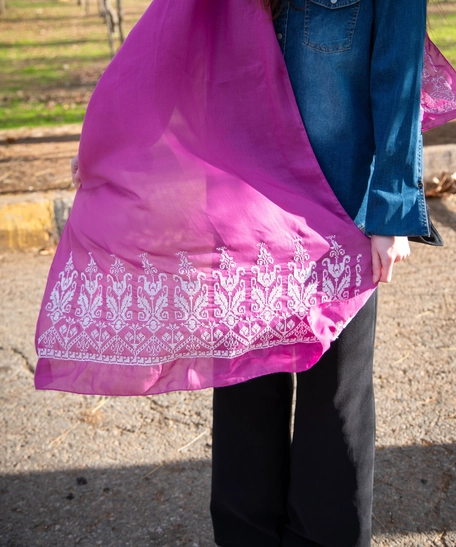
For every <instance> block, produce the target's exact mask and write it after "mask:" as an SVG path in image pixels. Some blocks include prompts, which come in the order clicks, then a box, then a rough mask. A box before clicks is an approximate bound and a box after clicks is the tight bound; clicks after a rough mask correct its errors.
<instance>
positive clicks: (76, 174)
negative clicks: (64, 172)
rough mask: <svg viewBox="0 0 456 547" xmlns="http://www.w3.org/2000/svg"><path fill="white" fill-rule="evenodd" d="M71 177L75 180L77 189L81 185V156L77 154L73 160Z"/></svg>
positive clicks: (74, 183)
mask: <svg viewBox="0 0 456 547" xmlns="http://www.w3.org/2000/svg"><path fill="white" fill-rule="evenodd" d="M71 178H72V180H73V186H74V187H75V188H76V190H77V189H78V188H79V187H80V186H81V179H80V177H79V158H78V156H77V155H76V156H75V157H74V158H73V159H72V160H71Z"/></svg>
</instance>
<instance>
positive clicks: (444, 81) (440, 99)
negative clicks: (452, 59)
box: [421, 36, 456, 131]
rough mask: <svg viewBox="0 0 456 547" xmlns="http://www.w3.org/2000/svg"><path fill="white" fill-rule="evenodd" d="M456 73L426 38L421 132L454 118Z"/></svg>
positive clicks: (455, 115) (455, 112)
mask: <svg viewBox="0 0 456 547" xmlns="http://www.w3.org/2000/svg"><path fill="white" fill-rule="evenodd" d="M455 93H456V72H455V70H454V68H453V67H452V66H451V65H450V63H449V62H448V61H447V60H446V59H445V57H444V56H443V55H442V53H441V52H440V51H439V50H438V49H437V47H436V45H435V44H433V43H432V42H431V40H430V39H429V36H426V42H425V49H424V68H423V79H422V88H421V108H422V112H423V123H422V128H423V131H427V130H428V129H432V128H433V127H437V126H438V125H442V124H443V123H446V122H448V121H450V120H453V119H454V118H456V96H455Z"/></svg>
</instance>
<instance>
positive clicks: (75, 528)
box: [0, 444, 456, 547]
mask: <svg viewBox="0 0 456 547" xmlns="http://www.w3.org/2000/svg"><path fill="white" fill-rule="evenodd" d="M455 464H456V445H455V444H450V445H431V446H407V447H390V448H382V449H378V451H377V464H376V477H375V503H374V515H375V517H374V523H373V524H374V534H383V533H412V532H428V531H431V530H446V531H447V532H448V531H454V530H456V514H455V512H454V507H455V506H456V481H455V478H456V477H455V474H456V468H455ZM0 481H1V482H0V494H1V499H2V508H1V510H0V525H1V531H0V544H1V545H3V546H5V547H19V546H23V545H34V546H47V547H52V546H58V545H68V546H72V545H85V546H89V545H90V546H93V545H103V546H107V545H109V546H128V545H132V546H135V547H142V546H146V545H147V546H155V547H177V546H189V547H208V546H213V542H212V528H211V523H210V517H209V509H208V506H209V493H210V462H209V461H207V460H204V461H199V460H194V461H191V460H187V461H180V462H176V463H167V464H165V465H163V466H160V467H158V466H155V467H151V468H148V467H141V466H136V467H126V468H115V467H114V468H101V469H94V468H91V469H90V468H89V469H75V470H67V471H56V472H46V473H29V474H26V473H24V474H20V475H3V476H2V477H1V479H0Z"/></svg>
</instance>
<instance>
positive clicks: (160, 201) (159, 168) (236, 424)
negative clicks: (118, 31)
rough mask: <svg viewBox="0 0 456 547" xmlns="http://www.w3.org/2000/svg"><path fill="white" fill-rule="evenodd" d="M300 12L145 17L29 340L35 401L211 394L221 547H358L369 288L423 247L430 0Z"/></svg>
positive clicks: (176, 6)
mask: <svg viewBox="0 0 456 547" xmlns="http://www.w3.org/2000/svg"><path fill="white" fill-rule="evenodd" d="M296 7H297V8H298V9H295V8H294V7H292V6H291V5H290V4H289V3H288V2H285V3H284V5H283V8H282V10H281V12H280V15H279V17H278V18H277V19H276V20H275V25H276V29H275V31H274V28H273V25H272V20H271V17H270V13H269V12H268V11H266V10H264V9H263V8H262V7H260V6H259V5H258V3H257V1H256V0H219V1H218V2H211V1H207V0H154V2H153V3H152V4H151V6H150V7H149V9H148V10H147V11H146V13H145V14H144V16H143V17H142V18H141V20H140V21H139V22H138V24H137V26H136V27H135V29H134V30H133V31H132V32H131V33H130V35H129V37H128V39H127V40H126V42H125V43H124V45H123V46H122V48H121V50H120V51H119V53H118V54H117V55H116V57H115V58H114V60H113V62H112V63H111V64H110V66H109V67H108V68H107V69H106V71H105V73H104V74H103V77H102V78H101V80H100V82H99V83H98V85H97V88H96V90H95V91H94V94H93V96H92V99H91V101H90V104H89V107H88V110H87V114H86V118H85V121H84V127H83V132H82V135H81V143H80V150H79V159H76V160H74V162H73V165H72V169H73V175H74V179H75V182H76V185H80V188H79V190H78V192H77V194H76V197H75V201H74V206H73V209H72V212H71V215H70V218H69V220H68V223H67V225H66V227H65V230H64V233H63V234H62V238H61V241H60V243H59V247H58V249H57V252H56V256H55V259H54V262H53V265H52V268H51V271H50V274H49V280H48V284H47V287H46V291H45V296H44V300H43V306H42V309H41V313H40V318H39V320H38V325H37V337H36V345H37V351H38V354H39V361H38V365H37V369H36V375H35V385H36V387H37V388H38V389H56V390H63V391H72V392H77V393H87V394H105V395H151V394H154V393H162V392H166V391H173V390H179V389H202V388H205V387H216V388H217V389H216V390H215V394H214V441H213V446H214V479H213V488H212V504H211V509H212V516H213V521H214V528H215V536H216V541H217V543H218V544H219V545H221V546H224V547H231V546H248V547H254V546H261V547H269V546H271V547H272V546H282V547H287V546H293V545H325V546H333V545H334V546H337V545H340V546H343V547H348V546H351V545H358V546H365V545H368V543H369V538H370V512H371V500H372V462H373V450H374V411H373V396H372V371H371V367H372V351H373V338H374V328H375V307H376V302H375V286H376V282H377V281H385V282H387V281H389V280H391V272H392V266H393V264H394V262H395V261H397V260H400V259H402V258H404V257H406V256H407V255H408V253H409V249H408V243H407V240H406V236H408V235H412V236H420V235H426V234H427V233H428V220H427V217H426V211H425V209H424V194H423V185H422V182H421V179H420V177H421V148H420V146H421V142H420V127H419V126H420V123H419V90H420V74H421V68H422V51H423V40H424V30H425V3H424V0H419V5H418V6H414V7H413V9H411V8H410V7H409V6H408V4H407V3H406V0H382V1H380V0H306V1H305V2H304V0H300V2H299V3H297V4H296ZM301 8H303V9H301ZM333 18H334V19H333ZM410 22H412V23H413V26H411V27H410V28H412V29H413V32H407V29H408V28H409V27H408V26H407V24H409V23H410ZM387 23H388V24H387ZM390 23H391V24H390ZM406 23H407V24H406ZM326 31H328V32H329V36H327V35H325V32H326ZM277 40H278V43H279V44H280V47H279V45H278V44H277ZM281 49H282V51H281ZM282 53H283V56H284V57H285V62H286V63H287V65H288V73H287V67H286V66H285V63H284V60H283V56H282ZM439 77H440V76H439ZM290 79H291V84H292V85H293V87H294V93H293V89H292V87H291V85H290ZM431 80H432V78H431ZM432 81H433V80H432ZM431 83H432V82H431ZM431 87H432V86H431ZM438 89H439V93H440V92H441V90H442V86H441V85H439V86H438ZM296 103H297V104H296ZM438 106H439V105H438ZM453 106H454V105H453ZM298 108H299V110H298ZM453 110H454V108H453ZM436 111H438V112H440V110H438V109H437V110H436ZM302 120H304V123H305V125H306V128H307V131H308V133H309V136H310V139H311V141H312V146H313V150H312V148H311V146H310V144H309V139H308V137H307V134H306V130H305V129H304V126H303V123H302ZM315 155H316V156H317V158H316V157H315ZM374 156H375V164H374V161H373V160H374ZM317 159H318V161H317ZM78 161H79V163H78ZM319 163H320V164H321V167H322V168H323V171H324V173H325V175H326V177H327V178H328V180H329V183H330V186H328V182H327V181H326V180H325V176H324V174H323V173H322V170H321V168H320V165H319ZM81 182H82V184H81ZM331 187H332V189H333V190H331ZM334 194H336V195H337V197H338V198H339V201H338V200H337V199H336V196H335V195H334ZM341 204H342V206H343V207H342V206H341ZM344 208H345V210H344ZM347 212H348V214H347ZM353 220H355V222H356V224H357V225H358V227H357V226H356V224H355V223H354V222H353ZM359 228H361V229H359ZM362 231H365V232H366V233H367V234H368V235H369V236H370V239H369V238H368V237H366V235H364V234H363V233H362ZM371 295H372V296H371ZM364 304H365V305H364ZM359 310H360V311H359ZM357 311H359V313H356V312H357ZM350 320H351V322H350V323H349V324H348V326H346V325H347V323H348V322H349V321H350ZM344 327H346V328H345V329H344ZM341 332H342V334H341V335H340V337H339V339H338V340H337V341H336V342H335V343H333V344H332V345H331V346H330V342H331V341H334V340H335V339H337V337H338V335H339V334H340V333H341ZM322 355H323V357H322ZM317 361H319V362H318V364H317V365H316V366H315V367H313V368H311V367H312V366H313V365H314V364H315V363H316V362H317ZM308 369H311V370H308ZM303 371H307V372H303ZM272 372H277V373H279V374H271V373H272ZM292 372H298V373H299V374H298V396H297V409H296V413H295V433H294V438H293V444H292V446H291V448H290V431H289V423H290V413H291V394H292V383H291V376H290V374H289V373H292ZM252 378H257V379H254V380H251V379H252ZM247 380H251V381H247ZM233 384H239V385H238V386H236V385H234V387H222V386H233Z"/></svg>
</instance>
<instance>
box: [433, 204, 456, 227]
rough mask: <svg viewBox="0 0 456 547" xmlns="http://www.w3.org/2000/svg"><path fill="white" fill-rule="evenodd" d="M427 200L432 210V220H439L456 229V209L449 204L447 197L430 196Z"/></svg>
mask: <svg viewBox="0 0 456 547" xmlns="http://www.w3.org/2000/svg"><path fill="white" fill-rule="evenodd" d="M427 202H428V204H429V209H430V211H431V218H432V220H437V221H438V222H440V223H441V224H443V225H444V226H448V227H449V228H451V229H453V230H455V231H456V212H455V211H454V210H453V211H452V210H451V209H450V208H449V207H448V206H447V205H448V203H449V202H448V201H447V200H446V199H441V198H428V199H427ZM452 203H454V202H452ZM453 209H454V206H453Z"/></svg>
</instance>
